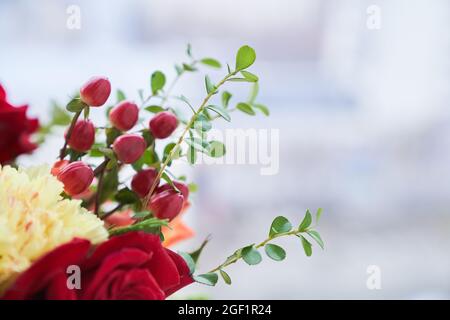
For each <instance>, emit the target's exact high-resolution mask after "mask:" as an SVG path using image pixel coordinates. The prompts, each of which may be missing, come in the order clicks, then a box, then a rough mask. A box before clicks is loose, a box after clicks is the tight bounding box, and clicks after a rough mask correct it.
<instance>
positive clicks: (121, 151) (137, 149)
mask: <svg viewBox="0 0 450 320" xmlns="http://www.w3.org/2000/svg"><path fill="white" fill-rule="evenodd" d="M146 147H147V144H146V143H145V140H144V138H142V137H141V136H139V135H137V134H125V135H123V136H120V137H118V138H117V139H116V140H115V141H114V144H113V150H114V152H115V153H116V156H117V158H118V159H119V160H120V161H121V162H123V163H126V164H130V163H133V162H136V161H137V160H139V158H140V157H141V156H142V154H143V153H144V151H145V148H146Z"/></svg>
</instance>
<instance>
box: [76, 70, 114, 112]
mask: <svg viewBox="0 0 450 320" xmlns="http://www.w3.org/2000/svg"><path fill="white" fill-rule="evenodd" d="M110 94H111V83H110V82H109V80H108V79H107V78H104V77H93V78H91V79H90V80H89V81H88V82H86V83H85V84H84V85H83V86H82V87H81V89H80V98H81V100H82V101H83V102H84V103H86V104H87V105H89V106H91V107H99V106H102V105H103V104H105V102H106V100H108V98H109V95H110Z"/></svg>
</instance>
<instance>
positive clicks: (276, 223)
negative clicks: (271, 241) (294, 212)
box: [269, 216, 292, 237]
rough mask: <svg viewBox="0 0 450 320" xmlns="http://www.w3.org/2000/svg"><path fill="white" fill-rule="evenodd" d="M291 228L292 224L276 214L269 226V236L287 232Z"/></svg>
mask: <svg viewBox="0 0 450 320" xmlns="http://www.w3.org/2000/svg"><path fill="white" fill-rule="evenodd" d="M291 229H292V224H291V223H290V222H289V220H288V219H287V218H285V217H283V216H278V217H276V218H275V219H274V220H273V221H272V225H271V226H270V231H269V236H270V237H273V236H274V235H277V234H279V233H284V232H289V231H291Z"/></svg>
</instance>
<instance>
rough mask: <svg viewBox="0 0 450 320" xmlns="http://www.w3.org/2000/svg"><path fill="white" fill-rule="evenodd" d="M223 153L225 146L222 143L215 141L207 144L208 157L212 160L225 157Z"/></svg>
mask: <svg viewBox="0 0 450 320" xmlns="http://www.w3.org/2000/svg"><path fill="white" fill-rule="evenodd" d="M225 152H226V149H225V145H224V144H223V143H222V142H220V141H216V140H213V141H210V142H209V153H208V155H209V156H211V157H213V158H220V157H223V156H224V155H225Z"/></svg>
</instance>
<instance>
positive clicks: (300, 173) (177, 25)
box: [0, 0, 450, 299]
mask: <svg viewBox="0 0 450 320" xmlns="http://www.w3.org/2000/svg"><path fill="white" fill-rule="evenodd" d="M71 5H76V6H78V7H79V8H80V13H81V28H80V29H69V28H67V27H66V24H67V19H68V17H69V16H70V14H69V13H68V12H67V9H68V7H70V6H71ZM448 30H450V2H449V1H447V0H434V1H433V3H432V5H431V3H430V1H425V0H390V1H387V0H384V1H383V0H370V1H365V0H358V1H355V0H352V1H350V0H334V1H325V0H276V1H275V0H246V1H223V0H189V1H187V0H148V1H145V0H119V1H114V2H112V1H106V0H96V1H88V0H71V1H56V0H41V1H31V0H29V1H17V0H0V82H1V83H2V84H3V85H4V86H5V87H6V89H7V91H8V93H9V96H10V100H11V101H12V102H14V103H29V104H30V113H31V114H33V115H35V116H38V117H39V118H40V119H41V121H43V122H45V121H46V120H48V118H49V110H50V105H51V104H50V99H56V100H57V101H60V102H61V103H66V102H67V101H68V100H69V96H70V95H71V94H73V93H74V92H75V91H76V90H77V89H78V88H79V86H80V84H82V83H83V82H85V81H86V80H87V79H88V78H90V77H91V76H92V75H105V76H108V77H109V79H110V80H111V82H112V84H113V87H114V88H121V89H122V90H123V91H125V92H126V94H127V96H130V97H133V98H135V99H138V98H137V97H138V95H137V89H139V88H143V89H145V90H147V92H148V91H149V76H150V74H151V73H152V72H153V71H154V70H156V69H159V70H162V71H164V72H165V73H166V75H167V76H168V78H169V81H170V79H171V78H173V77H174V75H175V71H174V69H173V64H174V63H175V62H177V63H178V62H182V61H184V60H186V56H185V48H186V44H187V43H191V44H192V47H193V53H194V55H195V56H196V57H203V56H212V57H215V58H218V59H220V60H221V61H222V62H230V63H231V64H232V63H233V62H234V55H235V52H236V50H237V49H238V48H239V47H240V46H241V45H242V44H249V45H251V46H252V47H254V48H255V49H256V52H257V56H258V58H257V62H256V63H255V65H254V66H252V68H251V70H252V71H254V72H255V73H257V74H258V75H259V77H260V96H259V98H258V100H259V101H261V102H263V103H264V104H266V105H267V106H269V107H270V109H271V116H270V117H268V118H266V117H264V116H262V115H261V114H260V115H258V116H256V117H248V116H246V115H244V114H233V122H232V123H231V124H225V123H222V122H220V123H218V125H219V127H220V128H223V129H225V128H244V129H245V128H262V129H279V130H280V143H279V161H280V166H279V172H278V173H277V174H275V175H261V173H260V167H261V166H260V165H199V166H195V167H193V168H190V167H189V166H187V165H186V164H183V163H181V164H180V165H179V168H178V170H179V171H180V172H187V173H188V177H189V180H193V181H195V182H197V183H198V185H199V192H198V193H197V194H195V196H194V197H193V206H192V208H191V209H190V211H189V212H188V214H186V220H187V223H188V224H189V225H190V226H191V227H192V228H193V229H194V230H195V231H196V234H197V235H196V237H195V238H194V239H191V240H189V241H186V242H185V243H183V244H182V245H181V246H180V248H182V249H184V250H188V249H194V248H196V247H197V246H198V245H199V244H200V243H201V242H202V240H203V239H204V238H205V237H206V236H207V235H208V234H212V241H211V242H210V244H209V245H208V246H207V248H206V249H205V251H204V253H203V256H202V258H201V264H200V270H202V271H206V270H209V269H211V268H212V267H215V266H216V265H218V264H219V263H221V262H222V260H223V259H225V258H226V257H227V256H228V255H229V254H231V253H232V252H233V251H234V250H235V249H237V248H239V247H241V246H243V245H246V244H248V243H252V242H256V241H258V242H259V241H262V240H263V239H264V238H265V237H266V234H267V231H268V227H269V226H270V223H271V221H272V218H273V217H275V216H277V215H285V216H286V217H288V218H289V219H290V220H291V221H293V222H295V223H296V222H297V221H300V220H301V218H302V217H303V215H304V212H305V210H306V209H307V208H311V210H314V211H315V210H316V209H317V208H318V207H323V208H324V214H323V217H322V220H321V223H320V225H319V227H318V230H319V231H320V232H321V234H322V236H323V238H324V240H325V246H326V247H325V251H321V250H320V249H319V248H318V247H317V246H316V247H314V248H313V256H312V257H310V258H307V257H305V255H304V254H303V251H302V248H301V244H300V241H298V239H285V240H282V241H280V242H279V243H280V244H283V246H285V248H286V250H287V259H286V261H283V262H281V263H280V262H274V261H271V260H269V259H265V261H263V263H261V264H260V265H258V266H253V267H249V266H247V265H246V264H245V263H243V262H240V263H237V264H235V265H233V266H230V267H229V268H228V271H229V274H230V275H231V277H232V278H233V285H232V286H227V285H225V284H223V283H221V284H219V285H218V286H217V287H216V288H209V287H204V286H200V285H192V286H190V287H188V288H186V289H184V290H183V291H181V292H179V293H178V297H181V298H185V297H193V296H194V297H207V298H210V299H228V298H233V299H315V298H323V299H350V298H351V299H427V298H438V299H448V298H450V250H449V249H450V233H449V230H450V215H449V213H450V108H449V101H450V96H449V94H450V91H449V88H450V86H449V85H450V62H449V61H450V60H449V56H450V37H449V33H448ZM201 71H202V72H200V73H196V74H187V75H186V76H185V77H184V78H183V79H182V80H181V81H180V82H179V83H178V85H177V87H176V88H175V90H174V92H175V93H177V94H180V93H183V94H184V95H185V96H187V97H189V99H190V100H191V101H193V102H194V103H195V104H198V103H199V102H200V100H201V99H202V97H203V96H204V88H203V86H204V85H203V75H202V74H204V73H205V72H208V73H209V74H210V75H211V76H212V77H213V78H217V79H218V78H219V77H220V76H221V75H223V74H224V72H225V70H221V71H211V69H207V68H202V70H201ZM240 94H242V96H243V97H245V96H246V94H247V93H246V91H245V90H243V91H242V92H241V91H239V90H238V94H237V96H238V97H237V98H239V95H240ZM233 101H234V102H236V101H237V99H235V100H233ZM103 114H104V112H103V111H101V110H94V111H93V112H92V115H93V117H94V119H95V121H102V119H103ZM61 140H62V139H61V135H59V136H56V137H53V138H51V139H49V141H48V143H47V144H46V145H45V146H43V147H42V148H40V149H39V150H38V151H37V152H36V153H35V154H34V155H33V156H31V157H30V156H24V157H22V158H20V161H19V163H21V164H24V165H30V164H34V163H38V162H48V163H52V162H53V161H54V159H55V158H56V155H57V148H58V147H59V146H60V145H61V143H62V142H61ZM371 265H375V266H378V267H379V270H380V272H381V288H380V289H379V290H370V289H369V288H368V286H367V280H368V279H369V277H370V274H369V273H368V267H369V266H371Z"/></svg>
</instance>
